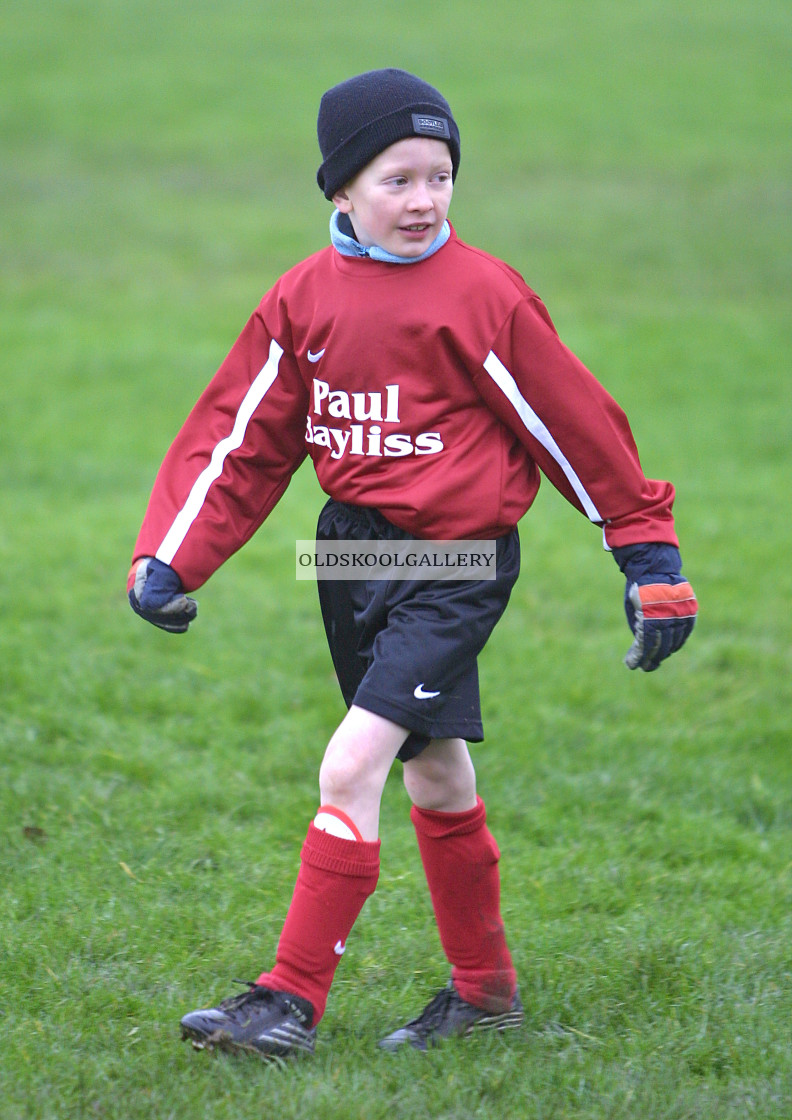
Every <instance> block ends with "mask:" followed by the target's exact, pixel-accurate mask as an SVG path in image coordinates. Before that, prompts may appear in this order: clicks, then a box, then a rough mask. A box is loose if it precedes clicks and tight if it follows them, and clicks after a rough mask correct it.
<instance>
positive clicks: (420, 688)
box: [413, 681, 440, 700]
mask: <svg viewBox="0 0 792 1120" xmlns="http://www.w3.org/2000/svg"><path fill="white" fill-rule="evenodd" d="M439 695H440V693H439V692H424V682H423V681H421V683H420V684H419V685H417V686H416V688H415V691H414V692H413V696H414V697H415V699H416V700H432V699H434V697H435V696H439Z"/></svg>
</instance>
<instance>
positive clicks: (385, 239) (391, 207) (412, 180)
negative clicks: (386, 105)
mask: <svg viewBox="0 0 792 1120" xmlns="http://www.w3.org/2000/svg"><path fill="white" fill-rule="evenodd" d="M453 189H454V185H453V182H452V180H451V153H450V151H449V150H448V145H447V144H445V143H444V142H443V141H442V140H433V139H430V138H429V137H425V136H411V137H409V138H408V139H406V140H399V141H398V142H397V143H395V144H391V146H390V147H389V148H386V149H385V151H384V152H380V154H379V155H378V156H376V157H375V158H374V159H373V160H372V161H371V163H369V164H367V165H366V166H365V167H364V168H363V170H362V171H360V172H359V173H358V174H357V175H356V176H355V178H354V179H353V180H352V181H351V182H350V183H347V185H346V186H345V187H344V188H343V190H340V191H338V193H337V194H336V195H334V196H333V202H334V203H335V205H336V207H337V208H338V210H340V211H341V213H342V214H348V215H349V218H350V221H351V222H352V228H353V229H354V231H355V236H356V237H357V239H358V241H359V242H360V243H361V245H379V246H380V247H381V248H382V249H385V250H387V251H388V252H389V253H395V254H396V255H397V256H400V257H419V256H420V255H421V253H423V252H425V251H426V250H427V249H428V248H429V246H430V245H431V244H432V242H433V241H434V239H435V238H436V237H437V235H438V233H439V232H440V230H441V229H442V226H443V222H445V220H446V215H447V214H448V207H449V205H450V204H451V194H452V192H453Z"/></svg>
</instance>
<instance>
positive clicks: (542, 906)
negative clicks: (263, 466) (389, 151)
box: [0, 0, 792, 1120]
mask: <svg viewBox="0 0 792 1120" xmlns="http://www.w3.org/2000/svg"><path fill="white" fill-rule="evenodd" d="M791 40H792V14H791V13H790V9H789V5H788V4H787V3H786V2H785V0H754V3H751V4H746V3H745V2H744V0H740V2H738V0H718V3H708V2H705V0H690V2H689V3H686V4H682V3H676V2H673V0H672V2H666V3H659V2H658V0H629V2H628V0H624V2H620V0H588V2H586V3H583V2H579V3H575V2H574V0H558V2H555V3H551V4H545V5H537V4H533V3H526V2H525V0H492V3H490V4H487V5H481V4H480V3H477V2H476V3H474V2H473V0H457V2H453V0H440V2H439V3H436V4H434V5H430V6H427V5H425V4H418V3H416V2H415V0H402V2H401V3H399V4H389V3H384V2H380V0H374V2H373V3H371V4H370V5H368V6H365V5H363V6H361V5H358V4H353V3H351V2H349V0H338V2H337V3H335V4H332V5H328V6H327V7H326V8H325V7H324V6H321V5H318V4H313V3H308V2H307V0H290V2H289V3H288V4H287V3H275V2H274V0H263V2H259V3H256V4H254V3H251V2H249V0H243V2H241V3H236V2H234V0H229V3H227V4H224V5H220V4H210V3H205V2H203V0H196V2H195V3H193V4H192V5H190V6H189V7H187V6H181V5H177V4H172V5H169V4H161V3H154V2H153V0H127V2H124V3H121V2H120V0H82V2H80V0H74V2H67V0H50V2H49V3H46V2H44V0H25V2H22V0H6V3H5V4H4V5H3V7H2V9H1V10H0V114H1V116H0V121H1V122H2V123H1V125H0V128H1V130H2V132H1V135H2V155H1V156H0V205H1V206H2V221H1V222H0V259H1V261H2V267H1V268H0V285H1V287H0V336H1V337H2V340H3V343H2V367H3V375H2V383H1V385H0V400H1V401H2V406H1V407H0V425H1V430H2V444H0V457H1V458H0V461H1V462H2V473H3V485H2V489H0V669H1V673H2V675H1V676H0V1118H2V1120H17V1118H19V1120H22V1118H36V1120H38V1118H47V1120H49V1118H57V1120H61V1118H77V1117H80V1118H82V1117H86V1118H92V1120H111V1118H117V1120H137V1118H140V1120H143V1118H146V1120H151V1118H156V1120H171V1118H172V1120H181V1118H187V1117H195V1116H199V1117H203V1116H207V1117H208V1116H211V1117H213V1118H216V1120H231V1118H234V1120H238V1118H241V1117H245V1118H247V1117H251V1118H252V1117H261V1116H264V1117H269V1116H272V1117H295V1118H296V1117H300V1118H303V1117H322V1118H323V1120H341V1118H344V1120H352V1118H360V1120H380V1118H383V1120H384V1118H388V1120H407V1118H409V1120H412V1118H419V1117H420V1118H423V1117H433V1118H434V1117H438V1118H443V1120H472V1118H474V1117H475V1118H482V1117H483V1118H490V1117H491V1118H505V1120H551V1118H558V1120H561V1118H569V1120H572V1118H574V1120H578V1118H581V1120H583V1118H585V1120H604V1118H613V1120H616V1118H622V1120H633V1118H635V1120H660V1118H662V1120H683V1118H684V1120H688V1118H690V1120H693V1118H695V1120H745V1118H746V1117H759V1118H763V1120H765V1118H768V1120H769V1118H778V1120H782V1118H784V1120H786V1118H788V1117H789V1116H790V1115H792V1045H790V1021H792V855H791V854H790V852H791V851H792V757H791V754H790V747H791V746H792V687H791V686H790V681H791V680H792V658H791V657H790V646H791V644H792V642H791V639H792V622H791V621H790V614H791V613H792V611H790V604H791V603H792V575H791V571H792V569H791V568H790V562H789V557H790V555H791V554H792V529H791V528H790V502H789V486H790V474H789V461H790V459H789V449H790V437H792V402H791V401H790V397H789V355H790V351H791V350H792V346H791V345H790V344H791V343H792V330H790V303H789V297H790V283H789V281H790V268H789V266H790V260H791V259H792V238H791V237H790V219H789V215H790V170H791V167H790V162H791V161H790V153H791V150H792V145H790V133H789V128H790V116H791V113H790V110H792V92H791V91H790V84H789V57H790V45H791ZM383 65H399V66H404V67H406V68H408V69H412V70H414V71H416V72H418V73H420V74H421V75H422V76H424V77H425V78H427V79H428V80H430V81H432V82H433V83H434V84H436V85H438V86H439V87H440V88H441V89H442V90H443V91H444V92H445V93H446V95H447V96H448V99H449V100H450V102H451V104H452V106H453V107H454V112H455V115H456V118H457V120H458V122H459V124H460V128H461V132H462V150H463V157H462V167H461V171H460V176H459V179H458V183H457V190H456V196H455V199H454V203H453V207H452V212H451V216H452V219H453V220H454V222H455V224H456V227H457V229H458V231H459V233H460V235H461V236H462V237H463V238H464V239H465V240H468V241H471V242H473V243H474V244H478V245H480V246H482V247H483V248H485V249H488V250H490V251H491V252H494V253H496V254H498V255H500V256H503V257H505V258H506V259H507V260H509V262H510V263H511V264H513V265H514V266H515V267H517V268H518V269H520V271H521V272H522V273H523V274H524V275H525V277H526V279H527V280H528V282H529V283H530V284H531V285H532V286H533V287H534V288H536V290H537V291H538V292H539V293H540V294H541V295H542V296H543V297H544V299H545V301H546V303H547V304H548V306H549V309H550V311H551V314H552V315H553V317H554V319H555V321H556V325H557V326H558V328H559V331H560V333H561V335H562V337H563V338H564V339H565V340H566V341H567V342H568V343H569V344H570V345H571V346H572V348H573V349H575V350H576V352H577V353H578V354H579V355H580V356H581V358H583V360H584V361H585V362H586V363H587V364H588V365H589V367H590V368H591V369H593V370H594V372H595V373H596V374H597V375H598V376H599V377H600V379H601V380H602V381H603V382H604V383H605V384H606V385H607V386H608V388H609V389H611V391H612V392H613V393H614V395H615V396H616V397H617V399H619V401H620V402H621V403H622V404H623V405H624V407H625V408H626V410H627V412H628V414H629V415H630V417H631V420H632V423H633V428H634V431H635V433H636V437H637V439H638V442H639V446H640V448H641V452H642V457H643V462H644V467H645V469H646V472H647V474H649V475H652V476H654V477H661V478H666V477H667V478H671V479H672V480H673V481H674V483H675V485H676V486H677V491H678V501H677V520H678V526H679V530H680V534H681V536H682V540H683V557H684V559H685V570H686V573H687V575H688V576H689V578H690V579H691V581H692V582H693V584H694V586H695V588H696V591H697V593H698V596H699V599H700V602H701V617H700V621H699V624H698V627H697V630H696V633H695V635H694V637H693V639H692V640H691V642H690V643H689V645H688V647H687V648H686V649H685V650H684V651H683V652H682V653H681V654H679V656H678V657H676V658H675V659H673V660H672V661H671V662H669V663H668V664H667V665H665V666H664V667H663V668H662V669H661V670H660V671H659V672H658V673H656V674H652V675H645V674H632V673H628V672H627V671H626V670H625V668H624V667H623V665H622V664H621V657H622V655H623V653H624V651H625V650H626V648H627V646H628V644H629V635H628V631H627V628H626V625H625V622H624V618H623V613H622V606H621V599H622V581H621V577H620V576H619V574H618V572H617V571H616V568H615V566H614V565H613V563H612V561H611V560H610V559H609V558H608V557H607V556H606V555H604V554H603V553H602V551H601V547H600V538H599V534H598V532H597V531H596V530H595V529H592V527H591V526H590V525H588V524H587V523H586V522H585V520H584V519H583V518H582V517H580V516H579V515H577V514H576V513H575V512H574V511H573V510H572V509H571V508H570V507H568V506H567V505H566V504H565V503H564V502H563V500H562V499H561V498H560V497H559V496H558V495H557V494H556V493H555V492H553V491H552V488H551V487H549V486H546V487H545V488H544V489H543V492H542V493H541V495H540V498H539V501H538V502H537V505H536V507H535V510H534V511H533V512H532V513H529V515H528V516H527V517H526V518H525V521H524V523H523V526H522V540H523V552H524V561H523V573H522V576H521V579H520V583H519V585H518V588H517V590H516V592H515V595H514V598H513V601H512V605H511V607H510V609H509V612H508V613H507V616H506V618H505V619H504V621H503V623H502V624H501V626H500V627H499V629H498V631H497V632H496V635H495V637H494V639H493V641H492V643H491V645H490V646H489V647H488V648H487V650H486V651H485V655H484V657H483V659H482V678H483V691H484V705H485V719H486V726H487V733H488V737H487V741H486V743H485V744H483V745H482V746H480V747H477V748H476V751H475V758H476V760H477V768H478V773H479V784H480V790H481V792H482V794H483V796H484V798H485V799H486V801H487V804H488V808H489V817H490V823H491V825H492V828H493V831H494V832H495V834H496V836H497V838H498V841H499V844H500V847H501V850H502V853H503V859H502V864H501V867H502V875H503V908H504V915H505V918H506V921H507V925H508V930H509V935H510V940H511V943H512V948H513V951H514V954H515V958H516V961H517V963H518V968H519V972H520V977H521V985H522V992H523V996H524V1001H525V1003H526V1008H527V1023H526V1029H525V1030H524V1031H523V1032H522V1033H520V1034H517V1033H516V1032H514V1033H513V1034H512V1035H511V1036H509V1037H508V1039H504V1040H499V1039H483V1040H472V1041H471V1042H468V1043H462V1042H460V1043H453V1044H450V1045H448V1046H446V1047H444V1048H443V1049H442V1050H441V1051H435V1052H433V1053H431V1054H429V1055H419V1054H414V1053H411V1054H404V1055H402V1054H399V1055H385V1054H382V1053H380V1052H378V1051H376V1050H375V1049H374V1045H373V1044H374V1042H375V1040H376V1039H377V1038H378V1037H380V1035H381V1034H383V1033H385V1032H386V1031H387V1030H390V1029H392V1028H393V1026H395V1025H396V1024H398V1022H399V1021H400V1019H402V1018H403V1017H404V1015H405V1014H408V1015H412V1014H413V1013H415V1012H417V1011H418V1010H419V1009H420V1007H421V1006H422V1005H423V1003H424V1002H425V1000H426V999H427V998H428V996H429V995H430V994H431V993H432V992H433V991H434V989H435V988H436V987H438V986H441V985H442V984H443V983H444V982H445V979H446V966H445V962H444V960H443V958H442V954H441V951H440V947H439V943H438V940H437V936H436V933H435V931H434V927H433V921H432V916H431V911H430V908H429V904H428V898H427V893H426V890H425V886H424V883H423V879H422V873H421V870H420V865H419V862H418V856H417V851H416V847H415V842H414V837H413V833H412V829H411V826H410V824H409V820H408V818H407V809H408V802H407V799H406V795H405V794H404V792H403V789H402V788H401V785H400V781H399V775H398V773H397V772H396V771H394V774H393V776H392V781H391V782H390V783H389V786H388V789H387V790H386V796H385V803H384V808H383V826H382V835H383V859H382V875H381V879H380V887H379V890H378V891H377V893H376V895H375V896H374V897H373V898H372V899H371V900H370V902H369V903H368V904H367V906H366V908H365V910H364V912H363V915H362V916H361V919H360V921H359V923H358V926H357V927H356V930H355V933H354V935H353V938H352V939H351V940H350V951H349V952H348V953H347V955H346V956H345V958H344V961H343V964H342V966H341V967H340V969H339V972H338V979H337V983H336V985H335V988H334V991H333V996H332V998H331V1002H330V1005H329V1008H328V1012H327V1015H326V1017H325V1019H324V1021H323V1024H322V1027H321V1033H320V1039H319V1044H318V1047H317V1054H316V1056H315V1058H314V1059H313V1060H312V1061H310V1062H305V1063H302V1064H299V1065H296V1066H293V1067H292V1068H289V1069H288V1070H286V1071H280V1070H278V1069H274V1068H271V1067H267V1066H265V1065H263V1064H261V1063H258V1062H256V1061H241V1060H235V1059H228V1058H222V1057H221V1058H215V1059H213V1058H211V1057H209V1056H208V1055H204V1054H196V1053H194V1052H192V1051H191V1050H190V1049H189V1048H188V1047H187V1046H184V1045H182V1044H181V1043H180V1041H179V1032H178V1020H179V1018H180V1017H181V1015H182V1014H183V1013H184V1012H185V1011H187V1010H190V1009H191V1008H193V1007H196V1006H201V1005H202V1004H204V1005H205V1004H206V1003H207V1002H211V1001H214V1000H216V999H220V998H222V997H224V996H226V995H228V994H230V993H231V991H232V990H234V986H233V984H232V983H231V981H232V978H234V977H242V978H247V977H252V976H255V975H257V974H258V972H259V971H261V969H263V968H265V967H268V965H269V964H270V963H271V961H272V956H273V952H274V946H275V943H276V941H277V937H278V934H279V932H280V926H281V922H282V919H283V915H284V913H285V907H286V905H287V903H288V899H289V897H290V893H291V888H292V884H293V880H294V876H295V874H296V869H297V859H298V852H299V847H300V844H301V842H302V839H303V836H304V833H305V828H306V825H307V822H308V820H309V819H310V818H311V815H312V813H313V812H314V810H315V808H316V797H317V792H316V774H317V769H318V763H319V759H320V757H321V754H322V751H323V748H324V744H325V742H326V740H327V738H328V736H329V734H330V733H331V731H332V729H333V727H334V726H335V724H336V722H337V721H338V720H339V719H340V717H341V715H342V707H341V702H340V699H339V697H338V695H337V691H336V686H335V682H334V679H333V677H332V673H331V668H330V662H329V658H328V655H327V653H326V652H325V648H324V642H323V636H322V634H321V623H320V619H319V614H318V609H317V607H316V603H315V591H314V589H313V588H312V587H311V586H310V584H306V583H298V582H296V581H295V579H294V544H293V542H294V540H295V539H297V538H306V537H310V536H312V535H313V527H314V519H315V514H316V511H317V509H318V506H319V501H320V498H321V495H320V493H319V491H318V488H317V486H316V483H315V481H314V479H313V478H312V476H311V475H310V473H308V471H307V470H303V471H301V472H300V473H299V474H298V476H297V478H296V479H295V481H294V483H293V486H292V487H291V489H290V490H289V492H288V493H287V495H286V497H285V498H284V500H283V502H282V503H281V505H280V506H279V507H278V509H277V510H276V511H275V513H274V514H273V516H272V518H271V520H270V522H269V523H268V524H267V525H266V526H265V528H264V529H263V530H262V532H261V533H260V534H258V536H257V537H256V538H255V539H254V540H253V541H252V542H251V543H250V545H249V546H248V547H247V548H246V549H245V550H243V552H242V553H240V554H239V555H237V556H236V557H235V558H234V559H233V560H231V561H230V562H229V563H228V564H227V565H226V567H225V568H224V569H222V570H221V571H220V572H219V573H218V574H217V575H216V576H215V577H214V578H213V580H212V581H211V582H210V583H209V584H208V585H207V586H206V587H205V588H204V589H202V590H201V592H200V594H199V596H198V598H199V599H200V603H201V615H200V618H199V620H198V623H197V625H196V626H194V627H193V628H192V629H191V631H190V633H189V634H188V635H187V636H186V637H184V638H173V637H170V636H168V635H165V634H163V633H161V632H159V631H157V630H155V629H154V628H152V627H148V626H146V625H145V624H143V623H142V622H140V620H138V619H136V618H135V617H134V616H133V615H132V613H131V611H130V610H129V608H128V606H127V603H126V598H125V591H124V586H125V578H126V571H127V566H128V561H129V556H130V552H131V548H132V545H133V542H134V538H135V536H136V533H137V529H138V526H139V523H140V520H141V518H142V515H143V512H144V508H145V503H146V500H147V497H148V493H149V489H150V486H151V483H152V481H153V477H154V473H155V471H156V469H157V467H158V465H159V462H160V460H161V457H162V455H163V454H164V452H165V450H166V448H167V446H168V444H169V442H170V440H171V438H172V437H173V435H174V434H175V431H176V429H177V428H178V425H179V424H180V422H181V420H182V419H183V417H184V415H185V414H186V411H187V409H188V408H189V406H190V405H191V404H192V402H193V400H194V398H195V397H196V396H197V394H198V393H199V392H200V390H201V389H202V388H203V386H204V384H205V383H206V381H208V379H209V377H210V376H211V375H212V374H213V372H214V370H215V369H216V367H217V365H218V364H219V362H220V361H221V360H222V358H223V356H224V355H225V353H226V351H227V349H228V348H229V346H230V345H231V343H232V342H233V340H234V338H235V337H236V334H237V333H238V331H239V330H240V329H241V327H242V325H243V323H244V321H245V320H246V318H247V316H248V314H249V313H250V311H251V310H252V308H253V307H254V306H255V304H256V302H257V301H258V299H259V298H260V296H261V294H262V293H263V292H264V291H265V290H266V289H267V288H268V287H269V285H270V284H271V283H272V282H273V281H274V280H275V279H276V278H277V276H278V275H279V274H280V273H281V272H282V271H283V270H284V269H285V268H287V267H289V266H290V265H291V264H293V263H295V262H296V261H297V260H299V259H300V258H301V257H303V256H305V255H307V254H308V253H309V252H312V251H313V250H314V249H316V248H318V247H320V246H321V245H323V244H324V243H325V241H326V235H327V230H326V227H327V221H328V219H329V213H330V212H329V207H328V204H327V203H326V202H325V201H324V199H323V198H322V196H321V194H320V192H319V191H318V189H317V187H316V185H315V182H314V175H315V170H316V167H317V165H318V162H319V160H318V153H317V150H316V142H315V132H314V129H315V114H316V108H317V106H318V101H319V97H320V95H321V93H322V92H323V91H324V90H325V89H326V88H327V87H328V86H329V85H331V84H333V83H334V82H336V81H339V80H341V79H342V78H344V77H346V76H348V75H349V74H351V73H354V72H356V71H359V70H363V69H366V68H369V67H373V66H383Z"/></svg>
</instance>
